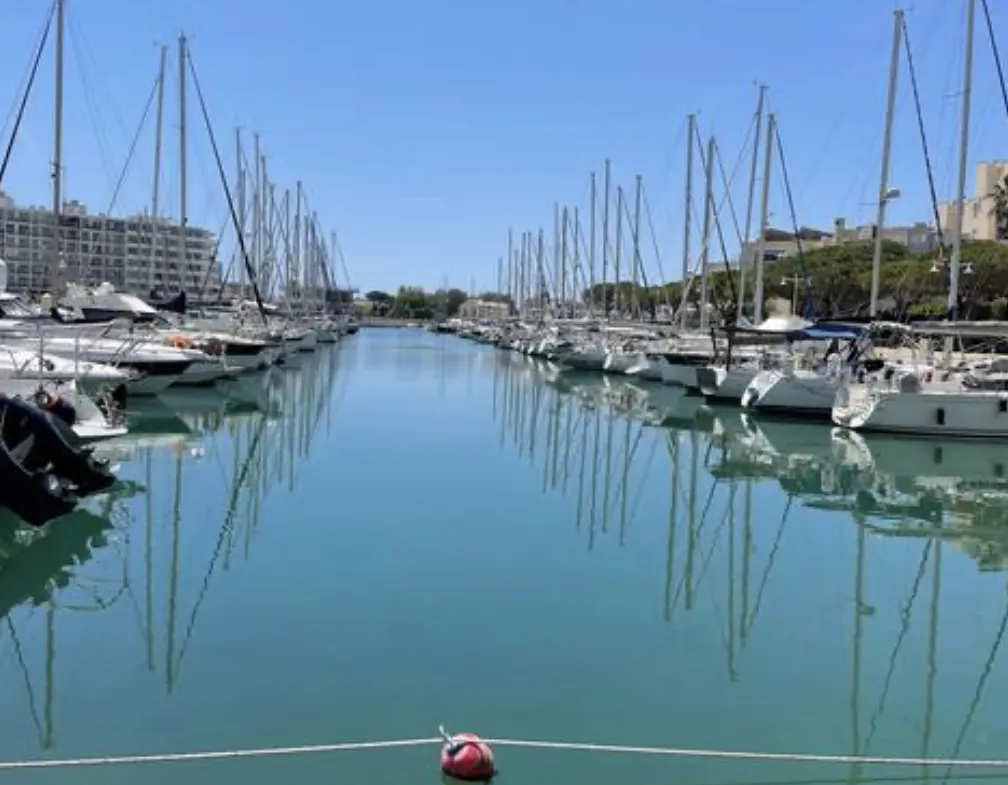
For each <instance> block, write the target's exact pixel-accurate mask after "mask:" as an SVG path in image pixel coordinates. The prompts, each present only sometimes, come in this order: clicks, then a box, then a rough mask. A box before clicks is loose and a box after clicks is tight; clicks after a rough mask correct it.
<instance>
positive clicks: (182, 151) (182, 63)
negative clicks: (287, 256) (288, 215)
mask: <svg viewBox="0 0 1008 785" xmlns="http://www.w3.org/2000/svg"><path fill="white" fill-rule="evenodd" d="M185 67H186V38H185V33H183V34H182V35H180V36H179V40H178V69H179V84H178V89H179V261H178V265H179V267H178V273H177V275H178V286H179V289H184V288H185V285H184V282H185V272H186V245H187V240H188V235H189V227H188V224H189V215H188V205H187V204H186V196H187V194H186V89H185V85H186V77H185Z"/></svg>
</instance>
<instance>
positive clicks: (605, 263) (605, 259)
mask: <svg viewBox="0 0 1008 785" xmlns="http://www.w3.org/2000/svg"><path fill="white" fill-rule="evenodd" d="M602 180H603V183H602V313H603V314H605V318H606V319H608V318H609V296H608V292H607V291H606V286H607V284H608V280H609V200H610V196H609V187H610V182H611V167H610V164H609V159H608V158H606V160H605V173H604V174H603V175H602Z"/></svg>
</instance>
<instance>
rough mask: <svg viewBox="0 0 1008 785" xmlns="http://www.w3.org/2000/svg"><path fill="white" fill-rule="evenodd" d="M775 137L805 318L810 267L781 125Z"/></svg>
mask: <svg viewBox="0 0 1008 785" xmlns="http://www.w3.org/2000/svg"><path fill="white" fill-rule="evenodd" d="M774 136H775V137H776V141H777V157H778V158H779V159H780V166H781V179H782V180H783V182H784V193H785V194H786V195H787V203H788V211H789V212H790V213H791V226H792V227H793V228H794V234H795V245H796V246H797V250H798V264H799V265H800V266H801V271H802V278H803V281H802V284H803V286H802V288H803V289H804V291H803V292H802V316H803V317H804V316H805V312H806V310H807V308H808V305H809V299H810V293H809V289H810V284H809V272H808V267H806V266H805V251H804V249H803V248H802V241H801V236H800V235H801V229H800V228H799V226H798V213H797V212H796V211H795V205H794V194H793V193H792V191H791V178H790V176H789V175H788V168H787V161H786V160H785V158H784V142H782V141H781V135H780V125H779V124H777V123H775V124H774Z"/></svg>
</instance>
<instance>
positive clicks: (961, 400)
mask: <svg viewBox="0 0 1008 785" xmlns="http://www.w3.org/2000/svg"><path fill="white" fill-rule="evenodd" d="M832 414H833V422H834V423H835V424H837V425H840V426H843V427H845V428H850V429H852V430H855V431H877V432H882V433H895V434H908V435H911V434H912V435H914V436H947V437H953V438H971V439H1008V393H1004V392H999V391H946V390H928V389H926V388H925V389H924V390H922V391H920V392H903V391H900V390H895V389H884V390H871V389H868V388H866V387H863V386H850V387H844V388H843V390H842V391H841V392H840V393H839V394H838V395H837V396H836V405H835V406H834V407H833V412H832Z"/></svg>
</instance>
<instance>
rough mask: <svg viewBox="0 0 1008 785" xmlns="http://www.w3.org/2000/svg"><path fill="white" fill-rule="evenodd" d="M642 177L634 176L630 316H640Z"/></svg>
mask: <svg viewBox="0 0 1008 785" xmlns="http://www.w3.org/2000/svg"><path fill="white" fill-rule="evenodd" d="M642 182H643V178H642V177H641V176H640V175H637V176H636V177H635V178H634V218H633V261H632V262H631V268H630V282H631V287H630V315H631V316H632V317H639V316H640V308H639V307H638V302H637V282H638V278H637V275H638V273H639V272H643V271H641V270H638V268H639V267H640V266H641V255H640V220H641V191H642V190H643V187H642Z"/></svg>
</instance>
